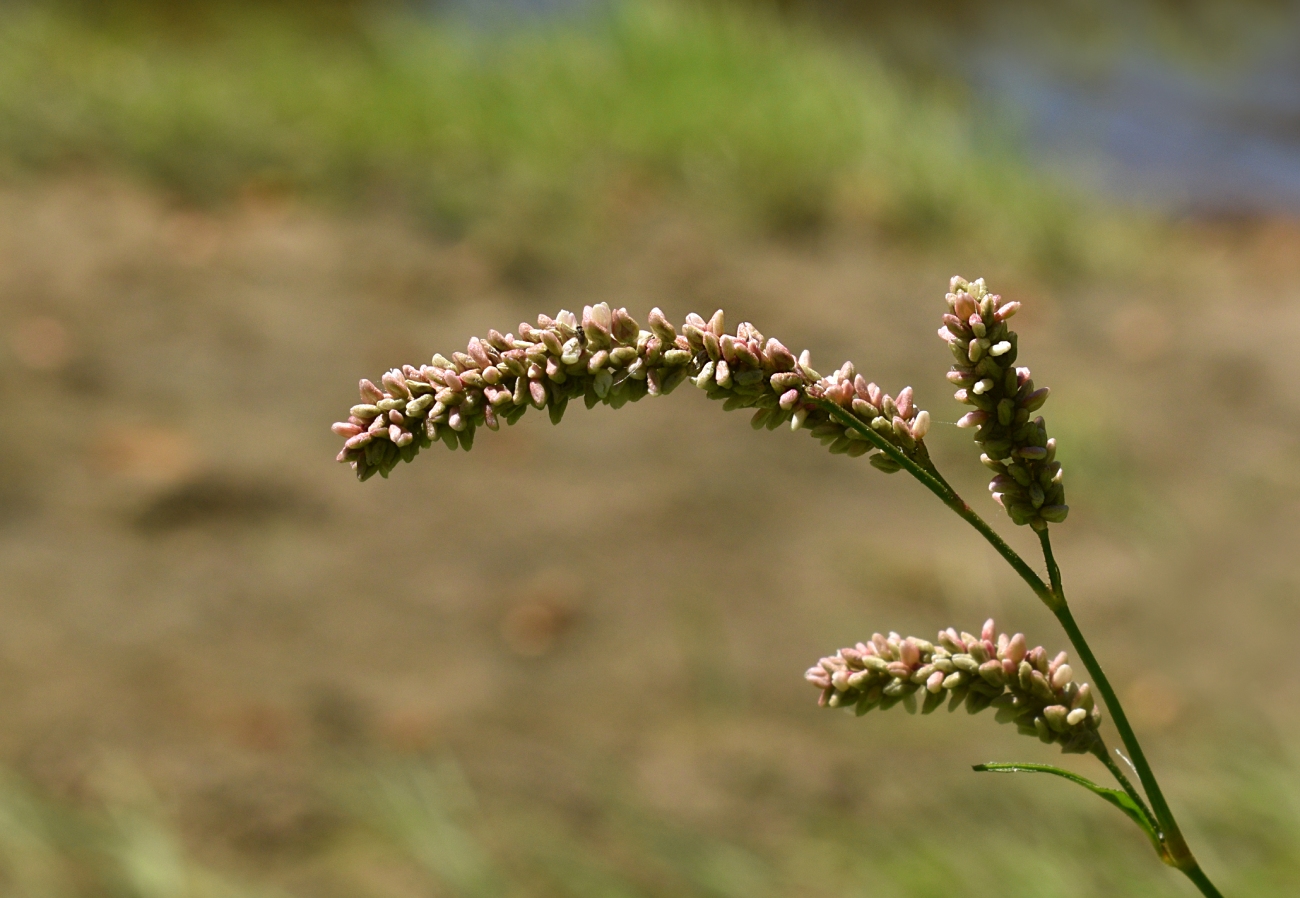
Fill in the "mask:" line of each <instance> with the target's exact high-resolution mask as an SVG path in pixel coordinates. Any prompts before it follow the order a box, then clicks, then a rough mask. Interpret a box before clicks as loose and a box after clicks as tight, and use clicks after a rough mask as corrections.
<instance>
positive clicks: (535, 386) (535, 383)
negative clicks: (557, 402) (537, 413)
mask: <svg viewBox="0 0 1300 898" xmlns="http://www.w3.org/2000/svg"><path fill="white" fill-rule="evenodd" d="M528 395H529V396H530V397H532V400H533V405H534V406H535V407H537V408H542V407H543V406H545V405H546V387H544V386H542V382H541V381H540V380H530V381H529V382H528Z"/></svg>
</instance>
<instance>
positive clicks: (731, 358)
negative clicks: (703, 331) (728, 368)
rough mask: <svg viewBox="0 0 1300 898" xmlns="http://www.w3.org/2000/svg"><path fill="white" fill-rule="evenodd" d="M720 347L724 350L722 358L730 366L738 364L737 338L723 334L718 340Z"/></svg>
mask: <svg viewBox="0 0 1300 898" xmlns="http://www.w3.org/2000/svg"><path fill="white" fill-rule="evenodd" d="M718 347H719V348H720V349H721V350H722V357H723V358H724V359H726V360H727V362H728V363H729V364H735V362H736V338H735V337H733V336H731V334H723V335H722V336H721V337H719V338H718Z"/></svg>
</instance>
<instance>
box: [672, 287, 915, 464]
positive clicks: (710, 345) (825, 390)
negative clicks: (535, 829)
mask: <svg viewBox="0 0 1300 898" xmlns="http://www.w3.org/2000/svg"><path fill="white" fill-rule="evenodd" d="M682 332H683V334H684V335H685V336H686V339H687V341H688V342H689V344H690V347H691V350H692V352H693V353H694V358H693V367H692V372H693V374H694V378H695V385H696V386H697V387H699V388H700V389H702V390H705V391H706V392H707V393H708V395H709V397H710V398H712V399H721V400H725V405H724V406H723V408H724V409H727V410H730V409H738V408H755V409H757V411H755V413H754V417H753V419H752V420H751V422H750V423H751V424H752V425H753V427H754V428H755V429H756V430H757V429H758V428H761V427H766V428H768V429H769V430H773V429H775V428H777V427H780V426H781V425H782V424H785V423H789V424H790V426H791V428H792V429H794V430H799V429H801V428H806V429H807V430H808V432H809V433H810V434H811V435H812V436H813V437H815V438H817V439H819V440H821V442H822V443H823V445H826V446H828V447H829V448H830V451H831V452H833V453H835V454H841V453H843V454H847V455H850V456H854V457H856V456H860V455H865V454H866V453H868V452H870V451H871V449H872V444H871V442H870V441H868V440H867V438H866V437H864V436H863V435H862V434H861V433H860V432H858V431H857V430H856V429H854V428H852V427H845V426H844V425H843V424H840V423H839V422H837V421H835V420H834V419H833V418H832V417H831V415H830V413H829V412H827V411H826V410H825V409H824V408H823V407H821V406H819V405H817V404H816V402H814V401H812V400H818V399H825V400H829V401H831V402H834V403H835V404H837V405H839V406H840V407H841V408H843V409H845V410H846V411H849V412H851V413H852V414H853V415H854V416H856V417H857V418H858V419H859V420H860V421H861V422H862V423H863V424H865V425H867V426H868V427H870V428H871V429H872V430H873V431H875V432H876V433H877V434H879V435H880V436H881V437H883V438H884V439H886V440H888V441H889V442H890V443H891V444H892V445H894V446H896V447H897V448H898V449H900V450H901V451H903V452H904V453H906V454H907V455H909V456H915V455H917V454H918V453H920V452H924V444H923V443H922V442H921V441H922V440H923V439H924V438H925V435H926V432H927V431H929V429H930V414H929V412H925V411H922V410H920V409H918V408H917V407H916V405H915V404H914V403H913V401H912V388H911V387H904V388H903V389H902V390H901V391H900V392H899V394H898V398H897V399H895V398H894V397H892V396H890V395H889V394H888V393H885V392H883V391H882V390H881V389H880V387H878V386H876V385H875V384H874V383H869V382H868V381H867V379H866V378H864V377H863V376H862V375H861V374H858V373H857V371H856V369H855V368H854V366H853V363H852V362H845V363H844V364H843V365H842V366H841V367H840V368H839V369H838V370H836V371H834V372H832V373H831V374H830V375H829V376H827V377H822V376H821V375H820V374H818V373H817V372H816V371H815V370H813V367H812V359H811V357H810V355H809V353H808V351H807V350H804V351H803V353H801V354H800V356H799V358H797V359H796V358H795V357H794V355H793V354H792V353H791V352H790V351H789V350H788V349H786V348H785V347H784V346H783V345H781V343H780V341H778V340H776V339H768V340H764V338H763V335H762V334H761V333H759V331H758V328H756V327H754V325H752V324H750V323H748V322H743V323H741V325H740V326H739V327H738V328H737V329H736V335H735V336H734V337H733V336H731V335H730V334H727V333H725V329H724V325H723V316H722V312H721V311H718V312H716V313H714V316H713V318H712V319H711V320H709V321H708V322H706V321H705V320H704V319H703V318H702V317H700V316H699V315H696V314H694V313H692V314H690V315H687V316H686V324H685V325H684V326H683V328H682ZM870 461H871V463H872V464H873V465H875V466H876V467H877V468H880V469H881V470H883V471H887V472H893V471H897V470H898V463H897V462H896V461H894V460H893V459H892V458H890V457H889V456H887V455H885V454H883V453H877V454H875V455H873V456H872V457H871V459H870Z"/></svg>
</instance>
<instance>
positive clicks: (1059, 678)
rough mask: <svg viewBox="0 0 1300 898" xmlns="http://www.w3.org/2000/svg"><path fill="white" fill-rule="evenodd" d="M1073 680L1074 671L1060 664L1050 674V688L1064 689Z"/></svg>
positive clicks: (1068, 666) (1066, 665)
mask: <svg viewBox="0 0 1300 898" xmlns="http://www.w3.org/2000/svg"><path fill="white" fill-rule="evenodd" d="M1073 679H1074V670H1073V668H1071V667H1070V665H1068V664H1062V665H1061V666H1060V667H1058V668H1057V669H1056V672H1055V673H1053V674H1052V688H1053V689H1064V688H1065V687H1066V686H1068V685H1069V683H1070V681H1071V680H1073Z"/></svg>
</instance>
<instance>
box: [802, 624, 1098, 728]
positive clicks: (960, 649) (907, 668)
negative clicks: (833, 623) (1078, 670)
mask: <svg viewBox="0 0 1300 898" xmlns="http://www.w3.org/2000/svg"><path fill="white" fill-rule="evenodd" d="M937 643H938V644H937V645H936V644H935V643H932V642H929V641H927V640H925V639H918V638H916V637H915V636H908V637H906V638H904V637H901V636H899V635H898V634H897V633H890V634H889V635H888V636H882V635H880V634H879V633H876V634H875V635H873V636H872V637H871V641H870V642H859V643H858V644H857V645H856V646H854V647H852V648H844V649H840V650H839V651H838V652H837V653H835V654H834V655H832V656H830V657H828V658H822V659H821V660H820V661H819V662H817V666H816V667H813V668H810V669H809V670H808V672H807V674H805V678H806V679H807V680H808V681H809V682H810V683H812V684H813V685H814V686H816V687H817V688H818V689H820V690H821V691H822V695H821V701H820V704H822V705H823V706H827V707H831V708H855V709H856V710H857V713H858V714H865V713H866V712H868V711H870V710H871V709H873V708H889V707H891V706H893V705H895V704H898V703H899V702H902V703H903V704H904V706H905V707H906V708H907V710H908V711H911V712H915V711H916V710H917V709H918V707H919V708H920V710H921V711H922V713H926V714H928V713H930V712H931V711H933V710H934V709H936V708H937V707H939V705H941V704H943V703H944V702H945V701H947V702H948V708H949V710H956V708H957V707H958V706H959V705H962V704H964V705H965V706H966V708H967V710H968V711H970V712H971V713H976V712H978V711H982V710H984V709H985V708H987V707H989V706H990V705H992V706H993V707H995V708H997V709H998V712H997V719H998V720H999V721H1000V722H1003V723H1010V722H1015V723H1016V724H1017V726H1018V728H1019V730H1020V732H1022V733H1025V734H1027V735H1036V736H1038V738H1039V739H1041V740H1042V741H1044V742H1047V743H1053V742H1055V743H1058V744H1059V745H1060V746H1061V749H1062V751H1065V752H1071V753H1083V752H1086V751H1088V750H1089V749H1091V748H1092V746H1093V744H1094V743H1095V741H1096V739H1097V738H1098V736H1097V727H1098V726H1099V725H1100V724H1101V711H1100V709H1098V708H1097V707H1096V706H1095V699H1094V697H1093V694H1092V688H1091V687H1090V686H1089V685H1088V684H1087V683H1081V684H1080V683H1075V682H1074V672H1073V670H1071V668H1070V665H1069V663H1068V658H1067V656H1066V654H1065V652H1061V653H1060V654H1059V655H1057V656H1056V657H1055V658H1052V659H1050V660H1049V658H1048V656H1047V652H1046V650H1045V649H1043V647H1042V646H1038V647H1036V648H1032V649H1031V648H1029V647H1028V646H1027V644H1026V643H1025V637H1024V634H1023V633H1017V634H1016V635H1014V636H1008V635H1007V634H1005V633H1002V634H997V632H996V630H995V628H994V624H993V621H992V620H989V621H987V622H986V623H985V624H984V628H983V630H982V631H981V633H980V635H979V636H974V635H972V634H970V633H958V632H956V631H955V630H953V629H951V628H950V629H947V630H944V631H942V632H941V633H939V637H938V640H937ZM918 698H919V699H920V701H918Z"/></svg>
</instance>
